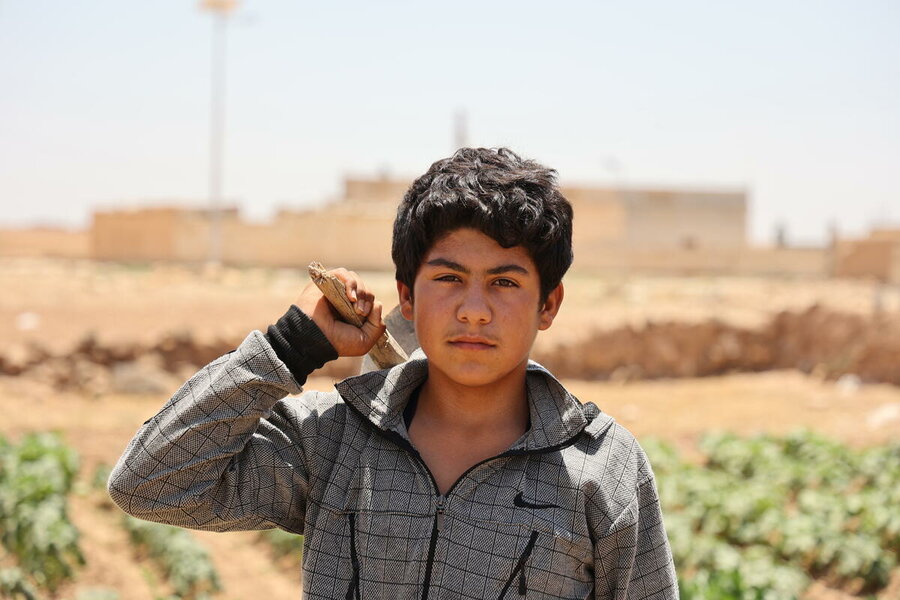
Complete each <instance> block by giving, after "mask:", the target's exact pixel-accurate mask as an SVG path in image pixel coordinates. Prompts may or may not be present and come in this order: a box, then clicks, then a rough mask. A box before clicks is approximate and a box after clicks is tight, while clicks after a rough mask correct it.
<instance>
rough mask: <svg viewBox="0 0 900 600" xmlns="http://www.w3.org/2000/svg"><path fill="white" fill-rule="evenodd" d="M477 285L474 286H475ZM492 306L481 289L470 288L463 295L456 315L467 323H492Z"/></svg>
mask: <svg viewBox="0 0 900 600" xmlns="http://www.w3.org/2000/svg"><path fill="white" fill-rule="evenodd" d="M474 287H475V286H473V288H474ZM491 316H492V313H491V307H490V305H489V304H488V302H487V298H485V295H484V292H482V291H481V290H480V289H468V290H466V291H465V292H464V293H463V295H462V299H461V300H460V303H459V308H458V309H457V312H456V317H457V319H459V320H460V321H464V322H466V323H481V324H484V323H490V321H491Z"/></svg>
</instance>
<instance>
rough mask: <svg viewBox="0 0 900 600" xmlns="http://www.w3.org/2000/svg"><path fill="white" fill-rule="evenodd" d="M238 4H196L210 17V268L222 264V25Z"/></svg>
mask: <svg viewBox="0 0 900 600" xmlns="http://www.w3.org/2000/svg"><path fill="white" fill-rule="evenodd" d="M237 4H238V0H200V9H201V10H204V11H208V12H210V13H212V16H213V34H212V58H211V67H212V69H211V72H212V76H211V78H210V112H209V188H208V193H209V214H210V232H209V233H210V235H209V257H208V260H209V262H210V263H211V264H214V265H218V264H221V263H222V191H223V187H224V185H223V174H224V172H223V168H222V167H223V163H224V150H225V56H226V50H227V43H226V42H227V39H226V36H225V34H226V31H227V28H226V25H227V19H228V15H229V13H231V12H232V11H233V10H234V9H235V8H237Z"/></svg>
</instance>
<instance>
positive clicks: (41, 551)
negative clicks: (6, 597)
mask: <svg viewBox="0 0 900 600" xmlns="http://www.w3.org/2000/svg"><path fill="white" fill-rule="evenodd" d="M77 472H78V456H77V454H76V453H75V451H74V450H72V449H71V448H69V447H68V446H66V445H65V444H63V443H62V441H61V440H60V439H59V437H58V436H56V435H53V434H48V433H42V434H31V435H27V436H25V437H24V438H23V439H22V441H21V442H20V443H19V444H12V443H10V442H9V441H7V440H6V438H4V437H3V436H0V545H2V546H3V548H4V549H5V550H6V551H7V552H8V553H9V554H10V555H12V556H13V557H14V558H15V561H16V563H17V564H18V567H19V568H18V569H8V570H6V571H4V573H3V577H2V582H3V587H4V589H9V590H11V591H9V594H10V595H13V594H17V595H19V596H21V597H28V596H29V595H30V594H33V593H34V591H33V590H34V588H33V587H32V586H31V585H30V584H29V581H31V582H33V583H34V584H36V586H37V587H39V588H45V589H48V590H50V591H51V592H53V591H55V590H56V589H57V588H58V586H59V585H60V584H61V583H62V582H63V581H65V580H66V579H68V578H71V577H72V576H73V575H74V573H75V570H76V568H77V567H78V566H80V565H83V564H84V556H83V555H82V553H81V550H80V548H79V545H78V530H77V529H76V528H75V526H74V525H73V524H72V523H71V521H70V520H69V517H68V503H67V497H68V494H69V492H70V491H71V489H72V484H73V481H74V478H75V475H76V473H77Z"/></svg>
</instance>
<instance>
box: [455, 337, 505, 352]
mask: <svg viewBox="0 0 900 600" xmlns="http://www.w3.org/2000/svg"><path fill="white" fill-rule="evenodd" d="M449 343H450V344H451V345H452V346H455V347H457V348H463V349H467V350H485V349H487V348H493V347H494V346H496V345H497V343H496V342H494V341H493V340H490V339H488V338H485V337H481V336H478V335H461V336H458V337H454V338H450V340H449Z"/></svg>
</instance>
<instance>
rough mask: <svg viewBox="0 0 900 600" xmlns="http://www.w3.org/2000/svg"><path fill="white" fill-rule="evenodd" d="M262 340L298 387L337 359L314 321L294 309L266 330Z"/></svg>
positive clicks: (332, 348) (291, 308)
mask: <svg viewBox="0 0 900 600" xmlns="http://www.w3.org/2000/svg"><path fill="white" fill-rule="evenodd" d="M265 336H266V340H268V342H269V344H270V345H271V346H272V349H273V350H275V354H276V355H277V356H278V358H280V359H281V362H283V363H284V364H285V365H287V368H288V369H290V371H291V375H293V376H294V379H296V380H297V383H298V384H300V385H303V384H304V383H305V382H306V378H307V376H308V375H309V374H310V373H312V372H313V371H315V370H316V369H319V368H321V367H322V365H324V364H325V363H327V362H329V361H332V360H334V359H336V358H337V357H338V353H337V351H336V350H335V349H334V346H332V345H331V342H329V341H328V338H327V337H325V334H324V333H322V330H321V329H319V326H318V325H316V323H315V321H313V320H312V319H311V318H310V317H309V316H308V315H307V314H306V313H304V312H303V311H302V310H300V309H299V308H297V307H296V306H295V305H291V307H290V308H289V309H288V311H287V312H286V313H284V315H283V316H282V317H281V318H280V319H278V322H276V323H275V324H274V325H270V326H269V328H268V330H267V332H266V334H265Z"/></svg>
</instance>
